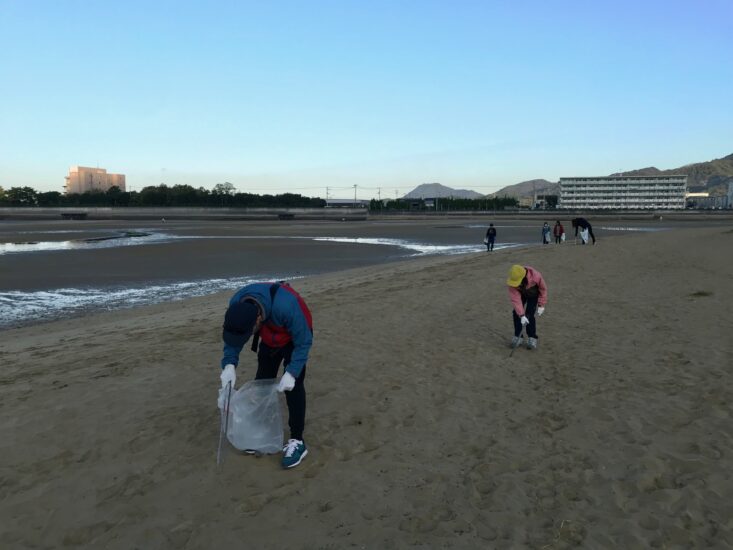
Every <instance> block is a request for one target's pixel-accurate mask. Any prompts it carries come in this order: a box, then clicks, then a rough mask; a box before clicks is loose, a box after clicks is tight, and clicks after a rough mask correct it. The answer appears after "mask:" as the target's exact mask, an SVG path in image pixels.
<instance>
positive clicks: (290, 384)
mask: <svg viewBox="0 0 733 550" xmlns="http://www.w3.org/2000/svg"><path fill="white" fill-rule="evenodd" d="M294 387H295V378H293V375H292V374H290V373H289V372H288V371H285V374H283V376H282V378H280V383H279V384H278V385H277V391H279V392H280V393H282V392H284V391H290V390H292V389H293V388H294Z"/></svg>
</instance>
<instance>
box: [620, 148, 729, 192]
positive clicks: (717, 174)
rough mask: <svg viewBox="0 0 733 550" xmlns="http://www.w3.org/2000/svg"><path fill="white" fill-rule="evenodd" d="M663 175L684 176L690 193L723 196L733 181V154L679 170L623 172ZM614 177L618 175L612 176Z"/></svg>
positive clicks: (652, 168)
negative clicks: (698, 192) (701, 192)
mask: <svg viewBox="0 0 733 550" xmlns="http://www.w3.org/2000/svg"><path fill="white" fill-rule="evenodd" d="M665 174H686V175H687V187H688V189H689V190H690V191H708V192H710V193H712V194H715V195H720V194H724V193H725V192H726V191H727V189H728V182H731V181H733V154H731V155H728V156H727V157H723V158H720V159H714V160H709V161H707V162H696V163H694V164H687V165H685V166H680V167H679V168H672V169H669V170H659V169H658V168H655V167H654V166H650V167H648V168H641V169H638V170H631V171H629V172H623V175H625V176H647V175H660V176H661V175H665ZM612 175H614V176H617V175H620V174H612Z"/></svg>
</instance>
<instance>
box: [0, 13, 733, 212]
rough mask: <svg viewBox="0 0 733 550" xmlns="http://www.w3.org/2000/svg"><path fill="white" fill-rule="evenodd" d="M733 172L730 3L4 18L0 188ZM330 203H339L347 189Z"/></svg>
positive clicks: (465, 182)
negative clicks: (119, 179) (85, 181)
mask: <svg viewBox="0 0 733 550" xmlns="http://www.w3.org/2000/svg"><path fill="white" fill-rule="evenodd" d="M730 153H733V2H732V1H731V0H705V1H698V0H690V1H688V2H678V1H674V0H671V1H661V0H653V1H643V0H635V1H627V0H615V1H608V2H606V1H603V2H595V1H587V0H585V1H577V2H564V1H554V2H548V1H546V0H543V1H527V2H491V1H488V0H485V1H478V0H477V1H448V0H443V1H440V2H438V1H410V0H407V1H397V2H395V1H369V2H364V1H357V0H353V1H352V0H338V1H318V0H310V1H306V0H302V1H297V2H296V1H293V2H277V1H273V2H268V1H260V2H251V3H249V2H223V1H220V2H203V1H201V2H185V1H170V2H156V1H149V2H147V1H146V2H136V1H124V2H106V1H99V2H95V1H91V0H85V1H74V0H55V1H34V0H0V186H3V187H5V188H6V189H7V188H9V187H14V186H22V185H29V186H31V187H34V188H35V189H37V190H40V191H49V190H58V191H61V189H62V185H63V183H64V176H65V175H66V174H67V172H68V169H69V167H70V166H72V165H76V164H79V165H89V166H97V165H98V166H100V167H103V168H107V169H108V170H109V171H110V172H117V173H123V174H126V176H127V182H128V188H130V187H131V188H132V189H135V190H139V189H140V188H142V187H143V186H146V185H157V184H158V183H160V182H165V183H166V184H168V185H173V184H176V183H186V184H191V185H194V186H196V187H199V186H203V187H207V188H211V187H212V186H213V185H214V184H216V183H219V182H223V181H230V182H232V183H234V185H235V186H236V187H237V188H238V189H239V190H240V191H251V192H256V193H265V192H271V193H281V192H286V191H290V192H297V193H302V194H306V195H314V196H315V195H318V196H322V197H324V196H325V193H326V187H327V186H328V187H330V188H331V190H330V196H331V197H349V196H353V192H354V191H353V188H351V189H349V188H350V187H351V186H353V185H357V186H358V187H357V191H358V195H359V197H360V198H370V197H373V196H377V193H378V191H377V188H380V187H381V196H382V197H384V196H393V195H394V193H395V191H397V192H399V194H400V195H402V194H404V193H405V192H407V191H409V190H410V189H412V188H414V187H415V186H417V185H419V184H421V183H427V182H440V183H442V184H444V185H448V186H450V187H453V188H468V189H474V190H477V191H479V192H482V193H489V192H492V191H495V190H497V189H499V188H501V187H503V186H505V185H510V184H513V183H517V182H520V181H523V180H527V179H533V178H545V179H549V180H553V181H555V180H557V178H558V177H560V176H573V175H598V174H609V173H611V172H615V171H619V170H631V169H635V168H641V167H644V166H650V165H654V166H657V167H659V168H674V167H677V166H681V165H683V164H687V163H691V162H699V161H705V160H710V159H713V158H719V157H722V156H725V155H728V154H730ZM339 188H341V189H339Z"/></svg>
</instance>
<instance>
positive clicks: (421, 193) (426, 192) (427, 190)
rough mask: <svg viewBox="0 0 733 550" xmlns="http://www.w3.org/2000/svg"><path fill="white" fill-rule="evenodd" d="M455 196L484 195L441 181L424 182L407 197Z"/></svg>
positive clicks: (474, 197)
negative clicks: (449, 185)
mask: <svg viewBox="0 0 733 550" xmlns="http://www.w3.org/2000/svg"><path fill="white" fill-rule="evenodd" d="M447 197H453V198H456V199H480V198H482V197H483V195H482V194H481V193H477V192H476V191H470V190H468V189H453V188H451V187H447V186H445V185H441V184H439V183H423V184H422V185H418V186H417V187H415V189H413V190H412V191H410V192H409V193H407V194H406V195H405V196H404V197H403V198H405V199H435V198H439V199H443V198H447Z"/></svg>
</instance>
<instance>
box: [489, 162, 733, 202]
mask: <svg viewBox="0 0 733 550" xmlns="http://www.w3.org/2000/svg"><path fill="white" fill-rule="evenodd" d="M669 174H686V175H687V188H688V190H689V191H691V192H695V191H707V192H709V193H711V194H712V195H724V194H725V193H726V192H727V190H728V183H729V182H733V154H731V155H728V156H727V157H723V158H720V159H714V160H709V161H707V162H697V163H694V164H687V165H685V166H680V167H679V168H670V169H668V170H660V169H659V168H656V167H655V166H648V167H646V168H638V169H636V170H629V171H625V172H620V173H618V172H617V173H615V174H610V175H611V176H620V175H624V176H663V175H669ZM580 175H590V174H580ZM535 192H536V193H537V194H538V195H556V194H559V193H560V184H559V183H552V182H549V181H547V180H544V179H536V180H529V181H523V182H521V183H515V184H514V185H508V186H507V187H503V188H502V189H500V190H499V191H497V192H496V193H492V194H491V195H489V196H490V197H504V196H508V197H517V198H519V197H528V196H531V195H532V194H533V193H535Z"/></svg>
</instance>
